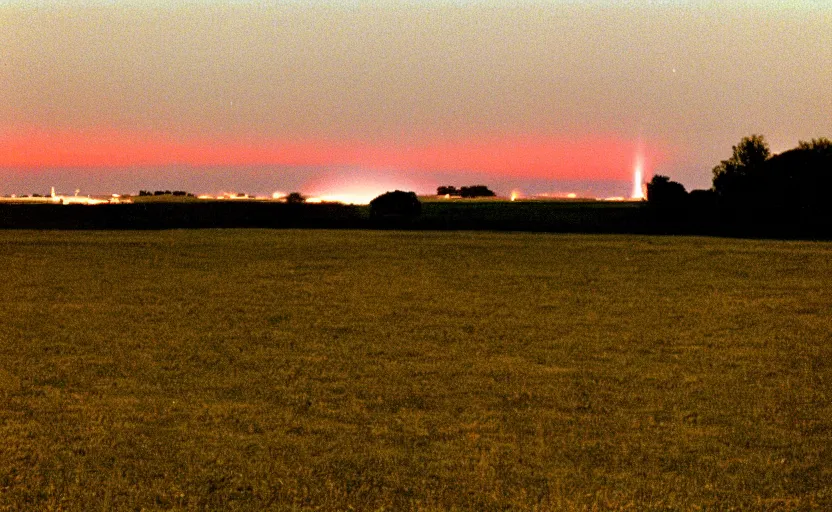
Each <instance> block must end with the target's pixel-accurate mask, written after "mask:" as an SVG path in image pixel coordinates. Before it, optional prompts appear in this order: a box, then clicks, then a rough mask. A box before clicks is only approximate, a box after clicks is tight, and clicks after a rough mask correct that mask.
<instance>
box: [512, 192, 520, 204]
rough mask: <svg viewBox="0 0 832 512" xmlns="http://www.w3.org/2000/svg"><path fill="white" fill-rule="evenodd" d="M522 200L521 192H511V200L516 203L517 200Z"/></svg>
mask: <svg viewBox="0 0 832 512" xmlns="http://www.w3.org/2000/svg"><path fill="white" fill-rule="evenodd" d="M519 198H520V191H519V190H512V191H511V200H512V201H514V200H515V199H519Z"/></svg>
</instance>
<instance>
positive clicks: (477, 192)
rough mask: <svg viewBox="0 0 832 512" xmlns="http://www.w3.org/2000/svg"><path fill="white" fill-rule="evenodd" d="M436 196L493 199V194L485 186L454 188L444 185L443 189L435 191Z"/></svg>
mask: <svg viewBox="0 0 832 512" xmlns="http://www.w3.org/2000/svg"><path fill="white" fill-rule="evenodd" d="M436 195H438V196H450V197H464V198H472V197H494V196H495V194H494V192H493V191H491V190H490V189H489V188H488V187H486V186H485V185H471V186H470V187H461V188H456V187H454V186H452V185H446V186H443V187H439V188H437V189H436Z"/></svg>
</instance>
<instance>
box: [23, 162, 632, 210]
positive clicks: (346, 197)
mask: <svg viewBox="0 0 832 512" xmlns="http://www.w3.org/2000/svg"><path fill="white" fill-rule="evenodd" d="M642 167H643V164H642V162H641V160H638V161H637V162H636V165H635V169H634V171H633V191H632V194H631V195H630V197H624V196H613V197H587V196H580V195H578V194H577V193H575V192H564V193H551V194H546V193H544V194H536V195H528V196H527V195H524V194H523V192H522V191H520V190H518V189H515V190H512V191H511V194H510V195H509V200H511V201H517V200H535V199H537V200H558V199H560V200H563V199H586V200H595V201H628V200H629V201H640V200H643V199H644V197H645V194H644V188H645V185H644V182H643V169H642ZM378 195H379V194H378V192H377V191H373V192H369V191H368V192H367V193H363V194H362V193H353V194H326V195H320V196H313V197H305V198H303V200H304V202H305V203H311V204H317V203H341V204H356V205H364V204H369V203H370V201H372V200H373V198H375V197H377V196H378ZM24 197H25V196H24ZM288 197H289V194H286V193H285V192H274V193H273V194H272V195H271V196H270V197H269V196H251V195H248V194H240V193H237V192H223V193H220V194H218V195H208V194H201V195H199V196H197V198H198V199H204V200H212V201H217V200H220V201H240V200H244V201H281V202H285V201H286V200H287V198H288ZM440 197H444V198H445V199H451V196H450V195H445V196H440ZM8 199H11V200H13V201H14V200H18V201H20V200H23V201H27V200H28V201H33V200H34V201H38V202H61V203H62V204H104V203H110V204H112V203H118V202H131V201H130V199H129V198H125V197H123V196H120V195H118V194H112V196H109V197H107V198H106V199H104V198H92V197H85V196H78V191H77V190H76V192H75V196H64V195H56V194H55V189H54V188H53V189H52V195H51V197H50V196H46V197H43V198H37V199H35V198H31V199H30V198H28V197H27V198H26V199H24V198H23V197H21V198H18V197H17V196H15V195H12V196H10V197H9V198H8Z"/></svg>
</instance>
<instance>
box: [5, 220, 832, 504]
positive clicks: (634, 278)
mask: <svg viewBox="0 0 832 512" xmlns="http://www.w3.org/2000/svg"><path fill="white" fill-rule="evenodd" d="M0 276H2V278H0V325H1V326H2V327H1V328H0V510H48V509H51V510H85V511H86V510H141V509H145V510H168V509H173V510H347V509H355V510H541V511H545V510H701V509H708V510H712V509H713V510H729V509H732V508H733V509H742V510H823V509H827V510H828V509H832V277H830V276H832V243H816V242H780V241H750V240H727V239H709V238H681V237H680V238H663V237H636V236H587V235H551V234H512V233H482V232H480V233H466V232H442V233H431V232H393V231H290V230H285V231H277V230H275V231H265V230H204V231H162V232H30V231H4V232H0Z"/></svg>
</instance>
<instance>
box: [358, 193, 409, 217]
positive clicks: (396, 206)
mask: <svg viewBox="0 0 832 512" xmlns="http://www.w3.org/2000/svg"><path fill="white" fill-rule="evenodd" d="M420 213H422V203H420V202H419V198H418V197H416V192H404V191H402V190H394V191H393V192H385V193H384V194H381V195H380V196H378V197H376V198H375V199H373V200H372V201H370V218H373V219H382V218H388V219H412V218H414V217H417V216H419V214H420Z"/></svg>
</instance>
